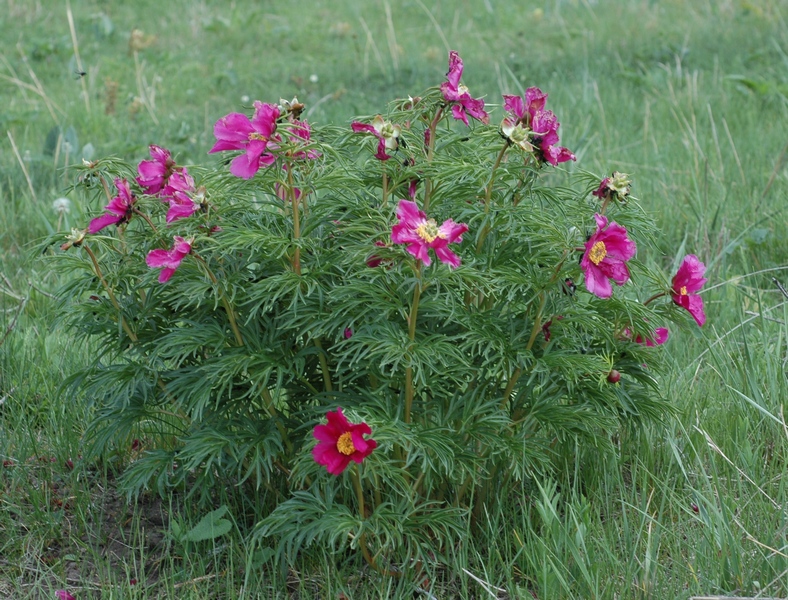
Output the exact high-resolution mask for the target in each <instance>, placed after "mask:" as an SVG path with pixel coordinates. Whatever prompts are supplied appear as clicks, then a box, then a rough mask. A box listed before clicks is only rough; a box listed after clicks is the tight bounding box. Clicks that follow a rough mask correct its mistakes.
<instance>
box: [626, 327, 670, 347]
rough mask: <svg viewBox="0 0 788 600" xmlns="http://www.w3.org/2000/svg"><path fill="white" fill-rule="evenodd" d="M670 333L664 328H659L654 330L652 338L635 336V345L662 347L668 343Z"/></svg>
mask: <svg viewBox="0 0 788 600" xmlns="http://www.w3.org/2000/svg"><path fill="white" fill-rule="evenodd" d="M669 335H670V332H669V331H668V330H667V329H666V328H664V327H657V328H656V329H655V330H654V335H652V336H651V337H650V338H643V336H640V335H638V336H635V343H636V344H645V345H646V346H649V347H653V346H661V345H662V344H664V343H665V342H667V341H668V336H669Z"/></svg>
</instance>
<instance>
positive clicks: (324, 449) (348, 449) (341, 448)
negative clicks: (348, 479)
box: [312, 408, 378, 475]
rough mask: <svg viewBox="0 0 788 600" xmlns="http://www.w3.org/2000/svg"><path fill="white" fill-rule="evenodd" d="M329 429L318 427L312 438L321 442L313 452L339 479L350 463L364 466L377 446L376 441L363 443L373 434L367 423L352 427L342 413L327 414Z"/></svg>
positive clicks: (316, 459) (338, 410)
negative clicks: (364, 462) (365, 437)
mask: <svg viewBox="0 0 788 600" xmlns="http://www.w3.org/2000/svg"><path fill="white" fill-rule="evenodd" d="M326 417H327V418H328V424H327V425H317V426H315V429H314V431H313V432H312V435H314V436H315V439H317V440H318V444H317V446H315V447H314V449H313V450H312V456H313V457H314V459H315V461H316V462H317V463H319V464H321V465H323V466H324V467H326V469H327V470H328V472H329V473H331V474H332V475H339V474H341V473H342V471H344V470H345V469H346V468H347V466H348V465H349V464H350V461H351V460H352V461H354V462H356V463H359V464H361V462H362V461H363V460H364V459H365V458H366V457H367V456H369V455H370V454H371V453H372V451H373V450H374V449H375V448H377V446H378V443H377V442H376V441H375V440H373V439H371V438H370V439H364V436H365V435H370V434H371V433H372V430H371V429H370V428H369V425H367V424H366V423H358V424H355V425H354V424H352V423H350V422H349V421H348V420H347V418H346V417H345V415H344V414H342V409H341V408H337V410H336V412H328V413H326Z"/></svg>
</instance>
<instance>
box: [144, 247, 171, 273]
mask: <svg viewBox="0 0 788 600" xmlns="http://www.w3.org/2000/svg"><path fill="white" fill-rule="evenodd" d="M145 263H146V264H147V265H148V266H149V267H150V268H151V269H158V268H161V267H165V266H167V265H168V264H169V263H170V253H169V252H167V251H166V250H163V249H161V248H157V249H156V250H151V251H150V252H148V256H146V257H145Z"/></svg>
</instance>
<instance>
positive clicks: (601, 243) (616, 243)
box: [580, 214, 637, 298]
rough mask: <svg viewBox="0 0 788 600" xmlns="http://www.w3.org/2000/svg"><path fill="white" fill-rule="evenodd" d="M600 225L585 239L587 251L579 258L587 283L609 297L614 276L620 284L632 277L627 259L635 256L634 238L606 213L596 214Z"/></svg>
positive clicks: (599, 294)
mask: <svg viewBox="0 0 788 600" xmlns="http://www.w3.org/2000/svg"><path fill="white" fill-rule="evenodd" d="M594 219H596V226H597V229H596V231H595V232H594V234H593V235H592V236H591V237H590V238H589V239H588V241H587V242H586V246H585V247H586V251H585V253H584V254H583V258H582V260H581V261H580V268H582V269H583V272H584V273H585V276H586V277H585V279H586V287H587V288H588V291H589V292H591V293H592V294H594V295H596V296H599V297H600V298H610V296H612V295H613V288H612V286H611V285H610V280H611V279H612V280H613V281H615V282H616V283H617V284H618V285H624V284H625V283H626V282H627V281H628V280H629V268H628V267H627V265H626V262H627V261H628V260H629V259H630V258H632V257H633V256H635V252H636V251H637V247H636V246H635V242H633V241H632V240H630V239H629V238H628V237H627V230H626V229H625V228H624V227H622V226H621V225H619V224H618V223H615V222H613V223H610V224H608V222H607V217H605V216H604V215H600V214H596V215H594Z"/></svg>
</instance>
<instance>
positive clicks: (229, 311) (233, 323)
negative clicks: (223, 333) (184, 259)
mask: <svg viewBox="0 0 788 600" xmlns="http://www.w3.org/2000/svg"><path fill="white" fill-rule="evenodd" d="M192 256H193V257H194V258H196V259H197V261H198V262H199V263H200V264H201V265H202V266H203V268H204V269H205V272H206V273H207V274H208V277H209V278H210V280H211V283H213V284H214V285H215V286H216V292H217V293H218V294H219V299H220V300H221V301H222V306H224V310H225V311H226V312H227V318H228V319H229V321H230V328H231V329H232V330H233V334H234V335H235V342H236V343H237V344H238V345H239V346H243V345H244V339H243V337H242V336H241V332H240V330H239V329H238V324H237V323H236V321H235V311H233V307H232V306H230V303H229V302H228V301H227V297H226V296H225V295H224V294H223V293H222V290H221V289H220V288H219V282H218V281H217V279H216V275H214V274H213V271H211V268H210V267H209V266H208V263H206V262H205V259H203V257H202V256H200V255H199V254H197V253H196V252H192Z"/></svg>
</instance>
